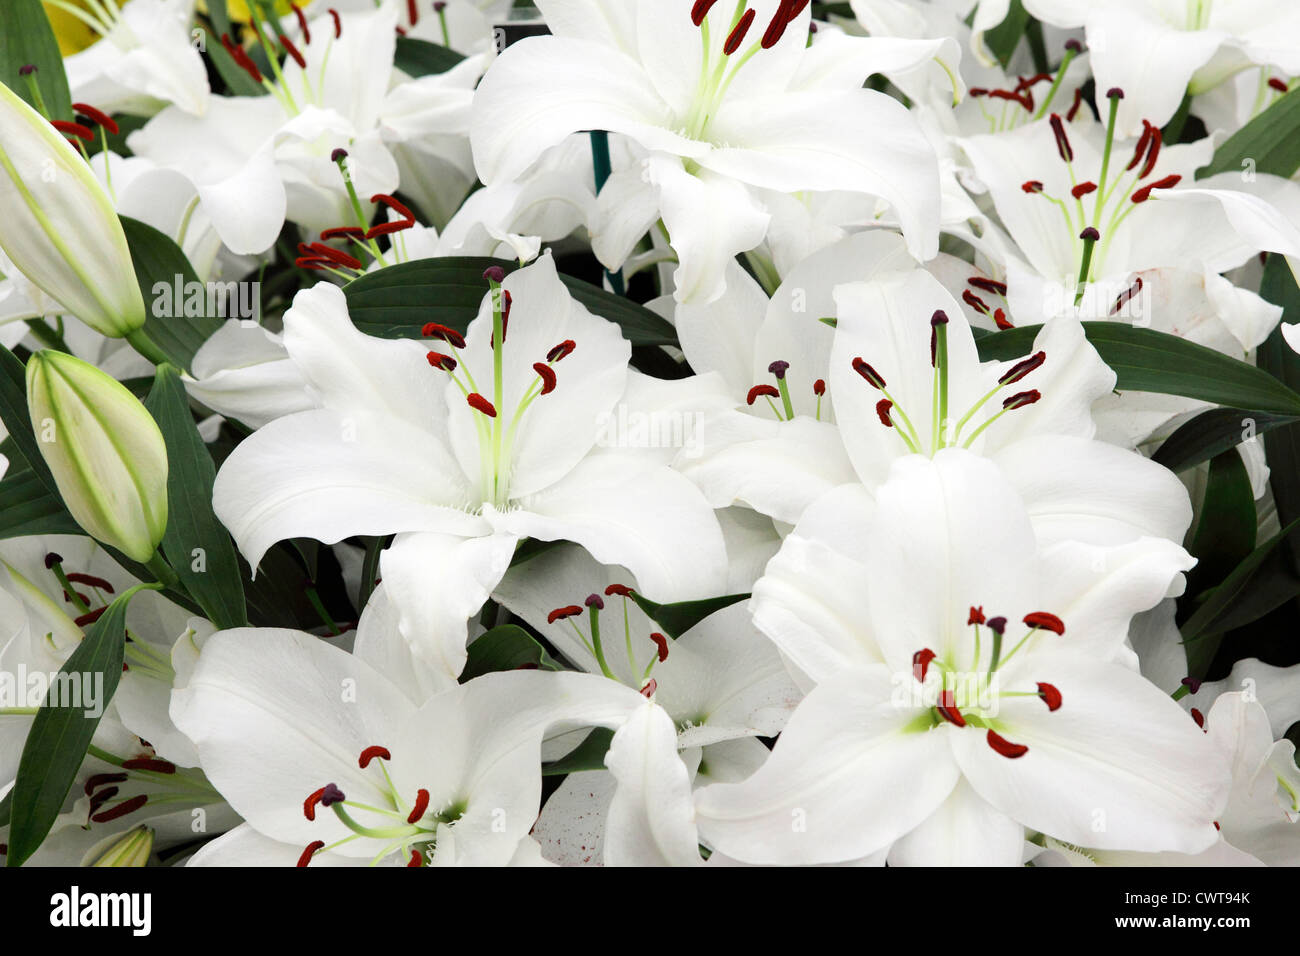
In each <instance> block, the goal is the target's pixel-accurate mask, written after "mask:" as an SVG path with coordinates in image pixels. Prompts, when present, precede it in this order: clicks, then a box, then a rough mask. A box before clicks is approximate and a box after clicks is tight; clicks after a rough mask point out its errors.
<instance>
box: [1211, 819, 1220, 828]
mask: <svg viewBox="0 0 1300 956" xmlns="http://www.w3.org/2000/svg"><path fill="white" fill-rule="evenodd" d="M1210 822H1211V823H1213V824H1214V829H1216V830H1222V829H1223V827H1221V826H1219V821H1218V820H1211V821H1210Z"/></svg>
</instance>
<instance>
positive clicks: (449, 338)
mask: <svg viewBox="0 0 1300 956" xmlns="http://www.w3.org/2000/svg"><path fill="white" fill-rule="evenodd" d="M420 334H421V335H422V336H424V337H425V338H426V339H442V340H443V341H444V342H446V343H447V344H448V345H450V346H451V347H452V348H454V349H463V348H464V347H465V336H463V335H461V334H460V333H459V332H457V331H456V330H455V329H453V328H452V327H451V326H448V325H443V324H441V323H440V322H427V323H425V326H424V328H422V329H421V330H420Z"/></svg>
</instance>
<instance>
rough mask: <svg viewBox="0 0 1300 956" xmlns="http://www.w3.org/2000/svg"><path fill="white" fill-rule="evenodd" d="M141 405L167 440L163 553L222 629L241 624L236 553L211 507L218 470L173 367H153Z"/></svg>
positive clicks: (245, 620)
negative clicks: (149, 386) (149, 387)
mask: <svg viewBox="0 0 1300 956" xmlns="http://www.w3.org/2000/svg"><path fill="white" fill-rule="evenodd" d="M145 407H146V408H148V409H149V414H151V415H153V417H154V420H155V421H156V422H157V423H158V427H159V428H160V429H161V430H162V433H163V439H164V440H165V441H166V443H167V515H168V518H167V531H166V533H165V534H164V535H163V540H162V549H163V553H164V554H165V555H166V556H167V560H168V563H170V564H171V566H172V567H173V568H174V569H175V570H176V573H177V575H178V576H179V577H180V579H181V583H182V584H183V585H184V586H185V589H186V590H187V591H189V593H190V595H191V596H192V597H193V598H194V599H195V600H196V601H198V602H199V605H200V606H201V607H202V608H203V610H204V612H205V614H206V615H207V617H208V619H209V620H211V621H212V623H213V624H215V625H217V627H219V628H222V629H225V628H231V627H244V626H246V625H247V624H248V614H247V611H246V610H245V605H244V586H243V583H242V581H241V579H240V572H239V559H238V557H237V556H236V554H235V546H234V544H233V543H232V542H231V540H230V535H229V534H228V533H227V532H226V529H225V528H224V527H223V526H222V524H221V522H220V521H218V520H217V516H216V515H215V514H213V512H212V483H213V482H214V481H215V480H216V476H217V470H216V468H215V467H214V466H213V464H212V458H211V456H210V455H209V454H208V449H207V447H206V446H205V445H204V443H203V439H202V438H201V437H200V436H199V431H198V428H197V427H196V426H195V424H194V416H193V415H192V414H191V413H190V404H189V399H188V397H187V396H186V394H185V386H184V385H182V384H181V379H180V376H179V375H178V374H177V372H176V370H175V369H174V368H172V367H171V366H169V365H160V366H159V367H158V372H157V375H156V377H155V379H154V387H153V391H151V392H150V393H149V398H148V399H147V400H146V401H145ZM196 564H197V565H198V567H199V570H196V568H195V565H196Z"/></svg>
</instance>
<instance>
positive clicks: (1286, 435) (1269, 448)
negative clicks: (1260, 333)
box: [1256, 255, 1300, 572]
mask: <svg viewBox="0 0 1300 956" xmlns="http://www.w3.org/2000/svg"><path fill="white" fill-rule="evenodd" d="M1260 295H1261V296H1263V297H1264V298H1265V299H1267V300H1268V301H1269V302H1272V303H1273V304H1274V305H1280V306H1282V322H1284V323H1294V322H1300V288H1297V287H1296V282H1295V277H1294V276H1292V274H1291V269H1290V267H1289V266H1288V265H1287V264H1286V260H1285V259H1284V258H1283V257H1282V256H1277V255H1272V256H1269V257H1268V263H1267V264H1266V265H1265V266H1264V281H1263V283H1262V285H1261V287H1260ZM1256 361H1257V362H1258V363H1259V367H1260V368H1262V369H1264V370H1265V371H1266V372H1268V373H1270V374H1271V375H1272V376H1273V377H1274V378H1276V379H1278V380H1279V381H1280V382H1282V383H1283V384H1284V385H1287V386H1289V387H1291V388H1300V355H1297V354H1296V353H1295V351H1294V350H1293V349H1292V348H1291V346H1289V345H1287V343H1286V340H1285V339H1284V338H1282V329H1281V327H1280V326H1279V328H1276V329H1274V330H1273V332H1272V334H1271V335H1269V337H1268V339H1267V341H1265V342H1264V344H1263V345H1261V346H1260V347H1259V351H1258V353H1257V354H1256ZM1264 453H1265V455H1266V456H1267V458H1268V467H1269V479H1268V483H1269V487H1270V488H1272V490H1273V501H1274V502H1275V503H1276V504H1277V517H1278V521H1280V522H1281V523H1282V525H1283V527H1285V526H1286V525H1289V524H1291V523H1292V522H1293V521H1295V520H1297V519H1300V425H1288V426H1286V427H1284V428H1278V429H1276V430H1275V431H1273V432H1272V433H1271V434H1270V435H1269V436H1268V439H1267V440H1266V441H1265V442H1264ZM1285 550H1286V551H1287V553H1288V554H1290V555H1291V556H1292V566H1293V567H1294V568H1295V570H1296V571H1297V572H1300V549H1298V548H1296V546H1295V544H1294V542H1291V541H1288V542H1287V543H1286V545H1285Z"/></svg>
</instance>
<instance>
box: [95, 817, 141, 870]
mask: <svg viewBox="0 0 1300 956" xmlns="http://www.w3.org/2000/svg"><path fill="white" fill-rule="evenodd" d="M152 852H153V831H152V830H150V829H149V828H148V827H146V826H143V825H141V826H138V827H135V828H133V829H131V830H128V831H127V832H126V833H123V834H122V835H121V836H120V837H119V838H118V839H117V840H115V841H114V842H113V843H112V844H111V845H109V847H108V848H107V849H105V850H104V851H103V852H102V853H100V854H99V855H98V856H96V857H95V860H94V862H92V863H91V864H90V865H91V866H122V867H126V866H135V867H141V866H144V865H145V864H147V863H148V862H149V854H150V853H152Z"/></svg>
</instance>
